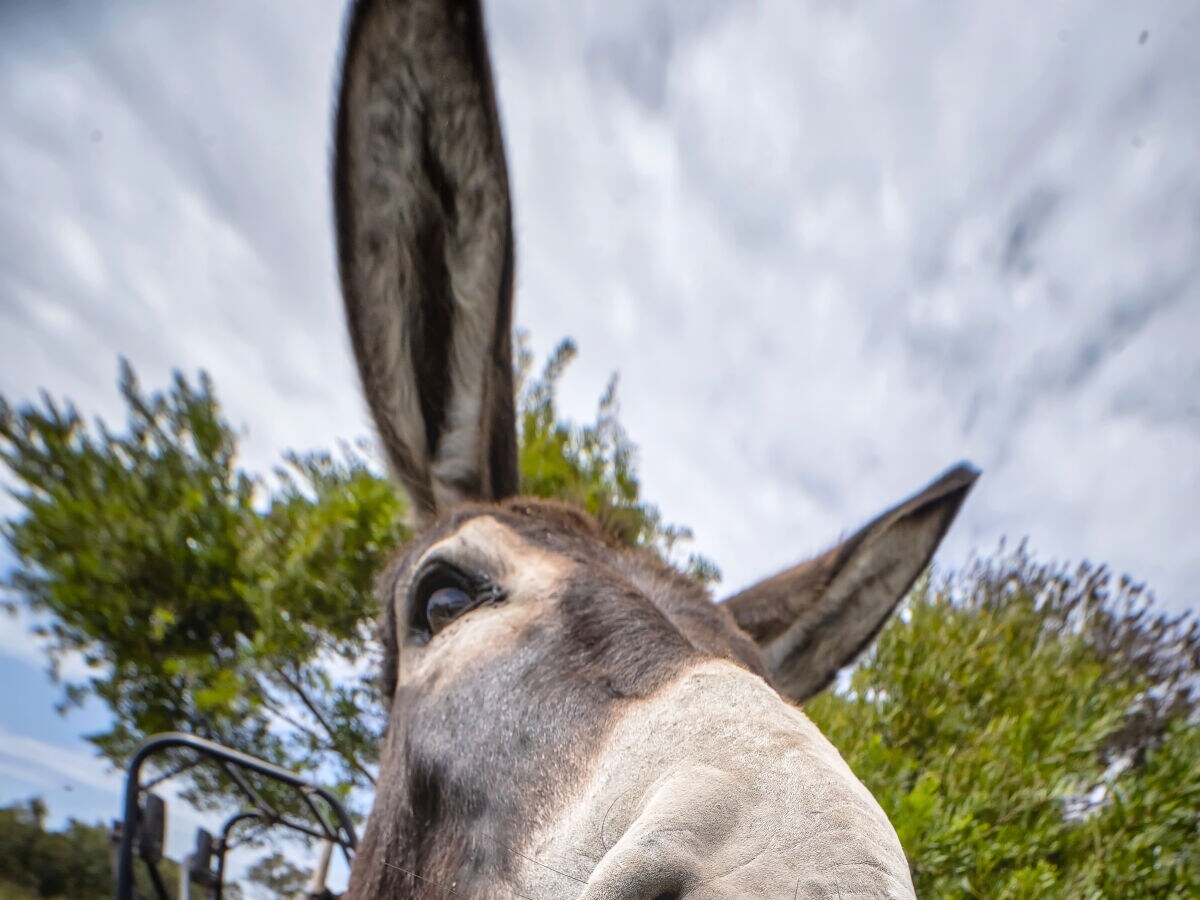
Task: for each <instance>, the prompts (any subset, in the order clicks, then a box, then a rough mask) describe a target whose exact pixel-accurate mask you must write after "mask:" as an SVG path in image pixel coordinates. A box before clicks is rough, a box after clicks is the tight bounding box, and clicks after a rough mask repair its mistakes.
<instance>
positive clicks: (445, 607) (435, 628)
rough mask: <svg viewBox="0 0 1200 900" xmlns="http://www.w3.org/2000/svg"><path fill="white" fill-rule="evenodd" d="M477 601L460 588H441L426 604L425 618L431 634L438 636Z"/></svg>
mask: <svg viewBox="0 0 1200 900" xmlns="http://www.w3.org/2000/svg"><path fill="white" fill-rule="evenodd" d="M474 605H475V600H474V598H473V597H471V595H470V594H468V593H467V592H466V591H464V590H463V589H462V588H458V587H440V588H438V589H437V590H436V591H434V592H433V593H432V594H430V595H429V599H428V600H427V601H426V602H425V618H426V620H427V621H428V622H429V631H430V633H431V634H437V633H438V632H439V631H441V630H442V629H443V628H445V627H446V626H447V625H449V624H450V623H451V622H453V621H454V620H455V619H457V618H458V617H459V616H461V615H462V614H463V613H465V612H466V611H467V610H469V609H470V608H471V607H472V606H474Z"/></svg>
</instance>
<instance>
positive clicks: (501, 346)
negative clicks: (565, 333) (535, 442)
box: [333, 0, 518, 522]
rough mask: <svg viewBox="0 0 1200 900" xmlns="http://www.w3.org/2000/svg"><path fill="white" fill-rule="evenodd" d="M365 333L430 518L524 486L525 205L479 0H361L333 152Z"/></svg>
mask: <svg viewBox="0 0 1200 900" xmlns="http://www.w3.org/2000/svg"><path fill="white" fill-rule="evenodd" d="M333 188H334V191H333V193H334V210H335V215H336V219H337V245H338V267H339V273H340V276H341V282H342V295H343V299H344V301H345V306H346V318H347V322H348V324H349V328H350V339H351V345H352V347H353V349H354V356H355V359H356V361H357V363H358V370H359V375H360V377H361V379H362V383H363V388H364V392H365V394H366V399H367V404H368V406H369V408H370V410H371V415H372V417H373V418H374V420H375V424H376V428H377V431H378V434H379V437H380V440H381V443H382V445H383V448H384V451H385V453H386V456H387V459H388V462H389V464H390V467H391V469H392V472H393V473H394V474H395V475H396V477H397V478H398V479H399V480H400V481H401V482H402V483H403V484H404V486H405V487H406V488H407V490H408V493H409V496H410V498H411V500H412V505H413V510H414V512H415V514H416V518H417V520H418V522H427V521H428V520H429V519H430V518H431V517H432V516H434V515H436V514H437V513H438V512H439V511H441V510H442V509H444V508H446V507H447V506H450V505H452V504H454V503H457V502H459V501H463V500H483V501H489V500H498V499H500V498H503V497H506V496H509V495H511V494H515V493H516V491H517V487H518V477H517V476H518V470H517V450H516V424H515V423H516V416H515V412H514V402H513V376H512V346H511V327H512V323H511V320H512V288H513V250H512V215H511V207H510V200H509V190H508V175H507V169H506V165H505V158H504V145H503V141H502V139H501V133H500V122H499V116H498V114H497V110H496V101H495V96H494V91H493V87H492V74H491V64H490V61H489V58H488V52H487V44H486V40H485V37H484V24H483V15H482V11H481V9H480V4H479V2H478V0H454V2H447V0H359V2H357V3H355V4H354V7H353V9H352V10H351V12H350V18H349V24H348V27H347V31H346V42H345V51H344V55H343V61H342V79H341V84H340V88H339V94H338V108H337V121H336V137H335V149H334V164H333Z"/></svg>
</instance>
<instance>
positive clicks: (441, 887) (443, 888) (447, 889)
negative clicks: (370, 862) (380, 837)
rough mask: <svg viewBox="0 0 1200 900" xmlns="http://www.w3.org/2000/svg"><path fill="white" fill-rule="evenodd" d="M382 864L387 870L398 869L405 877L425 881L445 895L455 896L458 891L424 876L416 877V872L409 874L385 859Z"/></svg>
mask: <svg viewBox="0 0 1200 900" xmlns="http://www.w3.org/2000/svg"><path fill="white" fill-rule="evenodd" d="M383 864H384V865H385V866H387V867H388V868H389V869H398V870H399V871H401V872H403V873H404V874H405V875H411V876H412V877H413V878H419V879H421V881H427V882H429V883H430V884H432V885H433V886H434V887H435V888H437V889H438V890H441V891H445V892H446V893H447V894H457V893H458V891H456V890H455V889H454V888H452V887H446V886H445V885H444V884H441V883H440V882H437V881H434V880H433V879H432V878H426V877H425V876H424V875H418V874H417V873H416V872H410V871H409V870H408V869H406V868H404V866H398V865H396V864H395V863H390V862H388V861H387V860H386V859H385V860H384V861H383Z"/></svg>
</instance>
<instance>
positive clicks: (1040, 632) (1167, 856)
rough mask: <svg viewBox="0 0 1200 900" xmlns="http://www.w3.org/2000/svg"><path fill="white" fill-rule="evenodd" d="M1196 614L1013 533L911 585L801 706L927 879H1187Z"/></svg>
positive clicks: (1189, 885) (1194, 866)
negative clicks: (837, 685)
mask: <svg viewBox="0 0 1200 900" xmlns="http://www.w3.org/2000/svg"><path fill="white" fill-rule="evenodd" d="M1198 676H1200V628H1198V626H1197V623H1196V621H1195V619H1194V618H1192V617H1191V616H1182V617H1174V618H1172V617H1169V616H1165V615H1163V614H1161V613H1156V612H1155V610H1154V607H1153V604H1152V601H1151V600H1150V598H1149V596H1148V595H1147V594H1146V593H1145V592H1144V590H1143V589H1142V588H1141V587H1140V586H1139V585H1136V584H1134V583H1132V582H1131V581H1129V580H1128V579H1115V578H1113V577H1112V576H1111V574H1110V573H1109V572H1108V571H1107V570H1106V569H1104V568H1094V567H1091V566H1089V565H1086V564H1085V565H1083V566H1080V567H1079V568H1078V569H1077V570H1076V571H1074V572H1069V571H1068V570H1067V569H1065V568H1062V567H1054V566H1046V565H1039V564H1037V563H1036V562H1035V561H1034V560H1033V559H1032V558H1031V556H1030V555H1029V553H1028V552H1027V551H1026V549H1025V547H1024V546H1023V545H1022V546H1021V547H1019V548H1018V549H1017V550H1016V551H1014V552H1011V553H1010V552H1006V551H1004V550H1003V549H1002V550H1001V551H1000V552H999V553H998V554H996V555H995V556H994V557H993V558H991V559H988V560H983V561H979V562H977V563H975V564H974V565H972V566H970V567H969V568H968V569H967V570H965V571H964V572H962V573H961V574H959V575H957V576H954V577H951V578H948V579H945V580H944V581H942V582H941V583H939V584H937V585H934V584H933V583H931V582H930V581H926V582H924V583H922V584H920V585H918V587H917V588H916V589H915V590H914V591H913V592H912V594H911V595H910V597H909V598H908V600H907V602H906V605H905V607H904V609H903V611H902V613H901V615H899V616H898V617H897V618H896V619H895V620H893V622H892V623H891V624H890V625H889V626H888V627H887V628H886V629H885V630H884V631H883V633H882V634H881V636H880V639H879V641H878V643H877V644H876V646H875V648H874V649H873V650H872V651H871V653H870V654H869V655H868V656H867V657H866V658H865V659H864V660H863V661H862V662H861V664H860V665H859V666H858V667H857V668H856V669H855V670H854V672H853V674H852V675H851V677H850V680H849V685H848V688H847V689H846V690H843V691H840V692H837V693H830V694H825V695H823V696H821V697H819V698H817V699H816V700H814V701H812V702H811V703H809V704H808V706H807V712H808V713H809V715H810V716H811V717H812V718H813V719H814V720H815V721H816V722H817V724H818V725H820V726H821V727H822V729H823V730H824V731H825V733H826V735H828V737H829V738H830V740H832V741H833V743H834V744H835V745H837V746H838V747H839V748H840V749H841V750H842V752H843V754H844V755H845V756H846V759H847V761H848V762H849V763H850V765H851V767H852V768H853V769H854V770H855V771H856V772H857V773H858V774H859V776H860V777H861V778H862V779H863V780H864V782H865V783H866V784H867V786H868V787H869V788H870V789H871V790H872V792H873V793H874V794H875V796H876V797H877V798H878V799H879V802H880V803H881V804H882V806H883V807H884V809H885V810H886V811H887V812H888V814H889V816H890V817H891V818H892V822H893V823H894V825H895V826H896V830H897V833H898V834H899V836H900V840H901V843H902V844H903V845H904V847H905V850H906V851H907V852H908V854H909V859H910V861H911V863H912V868H913V878H914V882H915V884H916V888H917V894H918V895H919V896H921V897H1045V896H1062V897H1133V896H1137V897H1182V896H1200V852H1198V851H1200V723H1198V722H1197V698H1196V694H1195V691H1196V688H1197V685H1198V684H1200V678H1198Z"/></svg>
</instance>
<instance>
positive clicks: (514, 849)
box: [508, 847, 587, 885]
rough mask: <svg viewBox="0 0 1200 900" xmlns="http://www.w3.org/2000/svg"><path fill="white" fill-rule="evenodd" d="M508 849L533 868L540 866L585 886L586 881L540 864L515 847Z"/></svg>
mask: <svg viewBox="0 0 1200 900" xmlns="http://www.w3.org/2000/svg"><path fill="white" fill-rule="evenodd" d="M508 849H509V850H510V851H512V852H513V853H515V854H517V856H519V857H521V859H524V860H528V861H529V862H531V863H533V864H534V865H535V866H541V867H542V868H543V869H547V870H549V871H551V872H553V873H554V874H555V875H561V876H562V877H563V878H570V879H571V880H572V881H575V882H578V883H579V884H583V885H586V884H587V881H585V880H584V879H582V878H578V877H576V876H575V875H572V874H570V873H569V872H564V871H562V870H561V869H556V868H554V866H550V865H547V864H546V863H544V862H542V861H541V860H538V859H534V858H533V857H532V856H526V855H525V854H524V853H522V852H521V851H520V850H518V849H517V848H516V847H509V848H508Z"/></svg>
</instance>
